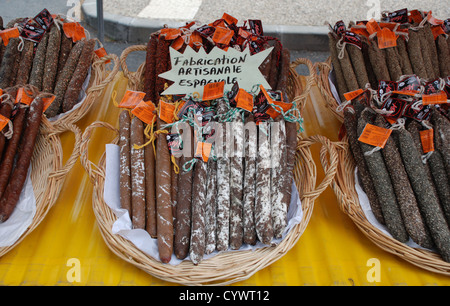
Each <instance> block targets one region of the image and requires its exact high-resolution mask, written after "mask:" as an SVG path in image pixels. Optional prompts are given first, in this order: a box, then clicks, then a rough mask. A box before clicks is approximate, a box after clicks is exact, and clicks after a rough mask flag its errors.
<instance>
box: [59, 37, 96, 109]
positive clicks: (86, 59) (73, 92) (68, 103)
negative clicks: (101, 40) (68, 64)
mask: <svg viewBox="0 0 450 306" xmlns="http://www.w3.org/2000/svg"><path fill="white" fill-rule="evenodd" d="M94 48H95V40H94V39H90V40H88V41H86V43H85V44H84V47H83V50H82V51H81V54H80V59H79V60H78V64H77V67H76V68H75V71H74V73H73V76H72V78H71V79H70V82H69V85H68V87H67V90H66V93H65V95H64V101H63V105H62V111H63V113H65V112H68V111H70V110H71V109H72V108H73V107H74V106H75V104H77V103H78V97H79V95H80V92H81V88H82V86H83V83H84V81H85V80H86V76H87V74H88V72H89V67H91V64H92V60H93V58H94Z"/></svg>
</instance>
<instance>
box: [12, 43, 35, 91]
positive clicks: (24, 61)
mask: <svg viewBox="0 0 450 306" xmlns="http://www.w3.org/2000/svg"><path fill="white" fill-rule="evenodd" d="M33 57H34V43H33V42H32V41H30V40H27V39H24V46H23V50H22V55H21V59H20V64H19V70H18V71H17V77H16V82H15V83H16V85H21V86H23V85H26V84H28V80H29V79H30V72H31V68H32V66H33Z"/></svg>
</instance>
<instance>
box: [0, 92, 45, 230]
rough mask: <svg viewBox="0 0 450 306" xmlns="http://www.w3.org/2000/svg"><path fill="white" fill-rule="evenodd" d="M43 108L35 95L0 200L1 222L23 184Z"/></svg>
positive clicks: (12, 206) (14, 203)
mask: <svg viewBox="0 0 450 306" xmlns="http://www.w3.org/2000/svg"><path fill="white" fill-rule="evenodd" d="M43 108H44V103H43V100H42V99H41V97H40V96H38V97H36V98H35V99H34V100H33V102H32V103H31V105H30V109H29V113H28V116H27V121H26V127H25V130H26V131H27V132H26V133H24V137H23V138H22V142H21V144H20V151H19V152H20V153H19V155H18V156H17V162H16V166H15V168H14V170H13V172H12V173H11V177H10V180H9V183H8V186H7V187H6V189H5V192H4V194H3V197H2V199H1V200H0V220H1V221H3V222H4V221H6V220H7V219H8V218H9V217H10V216H11V214H12V212H13V211H14V208H15V207H16V205H17V202H18V201H19V197H20V193H21V192H22V188H23V186H24V184H25V180H26V178H27V173H28V169H29V167H30V163H31V158H32V156H33V151H34V145H35V142H36V138H37V135H38V134H39V126H40V124H41V120H42V113H43Z"/></svg>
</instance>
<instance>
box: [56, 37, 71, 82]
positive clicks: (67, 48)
mask: <svg viewBox="0 0 450 306" xmlns="http://www.w3.org/2000/svg"><path fill="white" fill-rule="evenodd" d="M73 46H74V44H73V41H72V39H71V38H69V37H67V36H66V35H65V34H64V31H63V32H61V45H60V47H59V58H58V72H57V74H56V81H57V80H58V79H59V76H60V75H61V73H62V71H63V70H64V66H65V65H66V62H67V59H68V58H69V56H70V52H71V51H72V48H73ZM55 86H56V84H55Z"/></svg>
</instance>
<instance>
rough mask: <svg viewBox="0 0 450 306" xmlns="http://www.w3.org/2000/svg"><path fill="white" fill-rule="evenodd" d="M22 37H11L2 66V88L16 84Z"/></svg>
mask: <svg viewBox="0 0 450 306" xmlns="http://www.w3.org/2000/svg"><path fill="white" fill-rule="evenodd" d="M19 42H20V38H11V39H10V40H9V43H8V45H7V46H6V48H5V53H4V55H3V60H2V64H1V66H0V88H2V89H5V88H8V87H11V86H14V82H15V78H16V73H17V64H18V63H19V61H18V59H20V52H19V50H18V46H19Z"/></svg>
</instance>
